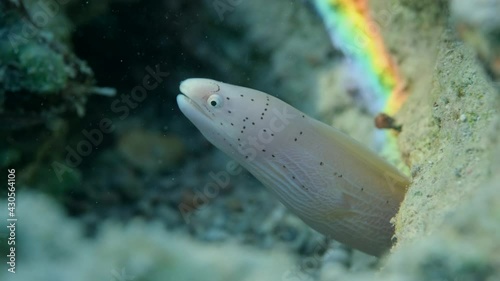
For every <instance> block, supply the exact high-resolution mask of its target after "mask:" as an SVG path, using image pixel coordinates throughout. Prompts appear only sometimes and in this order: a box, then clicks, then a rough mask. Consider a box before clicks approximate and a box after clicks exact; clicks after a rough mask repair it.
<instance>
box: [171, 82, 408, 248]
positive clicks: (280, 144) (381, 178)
mask: <svg viewBox="0 0 500 281" xmlns="http://www.w3.org/2000/svg"><path fill="white" fill-rule="evenodd" d="M180 91H181V93H182V94H181V95H178V96H177V103H178V105H179V108H180V110H181V111H182V113H183V114H184V115H185V116H186V117H187V118H188V119H189V120H190V121H191V122H193V123H194V125H195V126H196V127H197V128H198V129H199V130H200V131H201V133H202V134H203V135H204V136H205V137H206V138H207V139H208V140H209V141H210V142H211V143H212V144H213V145H215V146H216V147H217V148H219V149H220V150H222V151H224V152H225V153H226V154H228V155H229V156H230V157H232V158H234V159H235V160H236V161H238V162H239V163H240V164H241V165H242V166H243V167H245V168H246V169H247V170H248V171H249V172H250V173H251V174H253V175H254V176H255V177H256V178H257V179H258V180H259V181H260V182H262V183H263V184H264V185H265V186H266V187H267V188H269V189H270V190H271V191H272V192H273V193H274V194H275V195H276V196H277V197H278V198H279V200H280V201H281V202H282V203H283V204H284V205H285V206H286V207H287V208H288V209H289V210H291V211H292V212H293V213H294V214H295V215H297V216H298V217H300V218H301V219H302V220H303V221H304V222H306V223H307V224H308V225H309V226H310V227H312V228H313V229H315V230H317V231H319V232H320V233H322V234H324V235H327V236H329V237H331V238H333V239H335V240H338V241H340V242H342V243H345V244H347V245H349V246H351V247H353V248H356V249H358V250H361V251H363V252H366V253H368V254H371V255H375V256H379V255H381V254H382V253H384V252H385V251H386V250H388V249H389V248H390V247H391V245H392V242H391V238H392V236H393V234H394V228H393V225H392V224H391V222H390V220H391V218H392V217H393V216H394V215H395V214H396V212H397V211H398V209H399V205H400V203H401V201H402V200H403V198H404V195H405V192H406V188H407V186H408V185H409V180H408V179H407V178H406V177H405V176H404V175H402V174H401V173H400V172H399V171H398V170H397V169H396V168H395V167H393V166H392V165H390V164H388V163H387V162H386V161H385V160H383V159H382V158H380V157H379V156H378V155H376V154H375V153H374V152H372V151H371V150H369V149H367V148H365V147H364V146H362V145H361V144H359V143H358V142H357V141H355V140H354V139H352V138H350V137H349V136H347V135H345V134H343V133H342V132H340V131H339V130H337V129H335V128H333V127H330V126H328V125H326V124H324V123H321V122H319V121H317V120H315V119H312V118H310V117H308V116H307V115H305V114H304V113H302V112H300V111H299V110H297V109H295V108H293V107H292V106H290V105H289V104H287V103H285V102H283V101H281V100H279V99H277V98H275V97H273V96H271V95H268V94H266V93H263V92H260V91H257V90H253V89H249V88H244V87H239V86H235V85H230V84H226V83H222V82H218V81H214V80H210V79H202V78H192V79H187V80H185V81H183V82H182V83H181V85H180Z"/></svg>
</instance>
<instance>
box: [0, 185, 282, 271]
mask: <svg viewBox="0 0 500 281" xmlns="http://www.w3.org/2000/svg"><path fill="white" fill-rule="evenodd" d="M17 200H18V207H19V208H18V210H19V211H18V213H17V216H18V218H19V221H18V223H17V229H18V232H17V237H16V241H17V245H19V246H18V247H17V249H16V257H17V262H18V266H17V268H16V273H15V274H12V273H10V272H8V271H6V270H3V271H2V272H0V279H2V280H12V281H17V280H34V279H36V280H41V281H44V280H74V281H80V280H81V281H84V280H85V281H87V280H150V281H155V280H190V281H191V280H242V281H250V280H280V278H281V276H282V274H283V273H284V272H285V271H287V270H288V269H289V268H290V267H291V266H292V263H291V259H290V258H289V257H287V255H286V253H285V252H282V251H279V250H274V251H259V250H255V249H251V248H249V247H244V246H241V245H238V244H235V243H228V244H225V245H204V244H201V243H199V242H196V241H193V240H192V239H190V238H188V237H185V236H180V235H178V234H174V233H171V232H168V231H166V230H165V229H164V228H163V227H162V226H161V225H160V224H146V223H144V222H141V221H133V222H130V223H128V224H127V225H120V224H117V223H111V222H110V223H105V224H103V225H102V227H100V229H99V231H98V233H97V234H96V235H95V237H94V238H89V237H85V235H84V232H83V228H82V225H81V224H80V223H79V222H78V221H77V220H72V219H69V218H67V217H66V215H65V214H64V213H63V212H62V210H61V209H60V208H59V207H58V206H57V203H55V202H54V201H52V200H50V199H49V198H47V197H46V196H43V195H41V194H37V193H29V192H26V193H19V196H18V197H17ZM6 206H7V201H6V200H3V201H1V204H0V207H2V208H3V209H6V208H7V207H6ZM2 218H3V219H4V220H5V218H4V217H3V216H2ZM41 218H43V219H41ZM28 229H29V231H26V230H28ZM23 230H24V231H23ZM1 231H2V234H3V236H4V237H5V234H6V229H5V228H3V229H2V230H1ZM4 245H5V243H2V247H3V246H4ZM2 252H4V249H2ZM2 260H3V261H4V262H5V256H4V255H3V258H2ZM56 264H57V269H54V267H55V265H56Z"/></svg>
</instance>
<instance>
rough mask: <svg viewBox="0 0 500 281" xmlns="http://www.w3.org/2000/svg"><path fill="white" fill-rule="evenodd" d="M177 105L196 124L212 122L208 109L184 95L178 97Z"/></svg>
mask: <svg viewBox="0 0 500 281" xmlns="http://www.w3.org/2000/svg"><path fill="white" fill-rule="evenodd" d="M181 92H182V90H181ZM177 105H178V106H179V109H180V110H181V112H182V113H183V114H184V115H185V116H186V117H187V118H188V119H190V120H191V121H192V122H193V123H195V124H196V123H199V122H203V123H204V122H207V121H211V120H212V117H211V116H210V115H208V112H207V110H206V109H204V108H203V107H202V106H200V105H199V104H198V103H197V102H195V101H194V100H193V99H191V98H190V97H189V96H188V95H186V94H184V93H183V94H179V95H177Z"/></svg>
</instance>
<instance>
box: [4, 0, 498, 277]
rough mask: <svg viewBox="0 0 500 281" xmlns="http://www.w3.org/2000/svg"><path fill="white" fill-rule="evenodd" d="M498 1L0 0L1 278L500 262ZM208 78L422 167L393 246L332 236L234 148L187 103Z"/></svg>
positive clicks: (376, 271) (322, 272)
mask: <svg viewBox="0 0 500 281" xmlns="http://www.w3.org/2000/svg"><path fill="white" fill-rule="evenodd" d="M499 13H500V1H499V0H474V1H461V0H449V1H446V0H400V1H396V0H388V1H384V0H366V1H365V0H351V1H348V0H309V1H306V0H275V1H265V0H192V1H188V0H183V1H166V0H165V1H154V0H143V1H140V0H103V1H91V0H89V1H83V0H0V168H1V169H2V181H3V182H2V186H3V187H2V192H1V193H0V218H1V219H2V220H1V221H2V223H1V224H2V227H0V253H1V256H2V258H1V261H2V266H1V267H0V268H1V271H0V280H51V281H53V280H75V281H77V280H82V281H83V280H93V281H96V280H106V281H107V280H116V281H125V280H131V281H132V280H134V281H135V280H137V281H139V280H151V281H155V280H347V281H349V280H402V281H403V280H408V281H412V280H459V281H466V280H500V207H499V206H500V143H499V141H500V140H499V131H500V113H499V106H500V17H499V16H498V14H499ZM192 77H206V78H212V79H216V80H220V81H224V82H227V83H231V84H235V85H241V86H245V87H250V88H253V89H258V90H261V91H264V92H266V93H269V94H272V95H274V96H276V97H278V98H280V99H282V100H284V101H286V102H288V103H290V104H291V105H293V106H294V107H296V108H298V109H299V110H301V111H303V112H305V113H307V114H308V115H310V116H312V117H314V118H316V119H319V120H321V121H323V122H325V123H327V124H329V125H333V126H334V127H336V128H338V129H340V130H342V131H344V132H346V133H347V134H349V135H350V136H352V137H353V138H355V139H357V140H359V141H360V142H362V143H364V144H365V145H367V146H369V147H371V148H372V149H374V150H375V151H377V152H379V153H380V154H381V155H383V156H384V157H385V158H386V159H388V160H389V161H390V162H392V163H393V164H394V165H396V166H397V167H399V168H400V169H401V170H402V171H404V172H406V173H407V175H408V176H410V177H411V179H412V183H411V185H410V187H409V189H408V191H407V194H406V198H405V199H404V201H403V202H402V204H401V208H400V211H399V213H398V215H397V216H396V217H395V218H394V219H393V222H394V224H395V228H396V233H395V241H396V240H397V243H395V246H394V247H393V249H391V251H390V252H389V253H387V254H386V255H385V256H383V257H382V258H375V257H372V256H369V255H367V254H364V253H362V252H359V251H356V250H353V249H350V248H349V247H347V246H345V245H342V244H340V243H339V242H336V241H334V240H332V239H329V238H327V237H324V236H323V235H321V234H319V233H317V232H315V231H314V230H312V229H310V228H309V227H308V226H307V225H305V224H304V223H303V222H302V221H301V220H300V219H299V218H297V217H296V216H294V215H292V214H291V213H290V212H289V211H288V210H287V209H286V208H285V207H284V206H283V205H282V204H281V203H279V201H278V200H277V199H276V198H274V197H273V195H272V194H271V193H270V192H269V191H268V190H266V189H265V188H264V187H263V186H262V184H261V183H259V182H258V181H257V180H255V179H254V178H253V177H252V176H251V175H250V174H249V173H248V172H246V171H245V170H243V169H242V168H241V167H232V166H231V163H232V162H231V161H230V158H228V157H227V156H226V155H224V154H223V153H222V152H221V151H219V150H217V149H216V148H214V147H213V146H212V145H211V144H210V143H209V142H208V141H207V140H206V139H205V138H204V137H203V136H202V135H201V134H200V133H199V132H198V130H197V129H196V128H195V127H194V126H193V125H192V124H191V123H190V122H189V120H188V119H187V118H185V117H184V116H183V115H182V113H181V112H180V111H179V109H178V107H177V104H176V101H175V97H176V96H177V95H178V94H179V83H180V82H181V81H183V80H184V79H187V78H192ZM382 112H384V113H387V114H389V115H390V117H391V118H393V119H394V120H395V122H397V126H396V127H392V129H389V130H381V129H377V128H376V126H375V125H374V118H375V117H376V116H377V115H378V114H379V113H382ZM9 179H11V180H10V181H9ZM13 179H15V180H13ZM214 186H215V188H214ZM13 198H14V199H13ZM9 202H10V203H13V202H15V209H12V207H13V206H14V205H13V204H9ZM11 214H13V215H11ZM9 217H10V219H12V218H16V219H17V220H16V221H15V224H14V225H15V228H14V227H10V228H9V226H10V225H12V222H13V221H12V220H9ZM12 241H15V245H12ZM12 246H15V247H14V251H13V250H12ZM13 257H14V258H13ZM13 260H14V263H12V261H13ZM13 267H14V268H15V269H14V270H12V268H13ZM9 269H11V270H9ZM13 271H15V273H13Z"/></svg>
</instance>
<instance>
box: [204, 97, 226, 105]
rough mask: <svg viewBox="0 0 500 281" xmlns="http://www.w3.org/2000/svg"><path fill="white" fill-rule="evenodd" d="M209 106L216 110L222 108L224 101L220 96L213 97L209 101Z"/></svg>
mask: <svg viewBox="0 0 500 281" xmlns="http://www.w3.org/2000/svg"><path fill="white" fill-rule="evenodd" d="M207 102H208V104H209V105H210V106H212V107H214V108H219V107H221V106H222V103H223V100H222V97H221V96H219V95H211V96H210V97H208V100H207Z"/></svg>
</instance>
